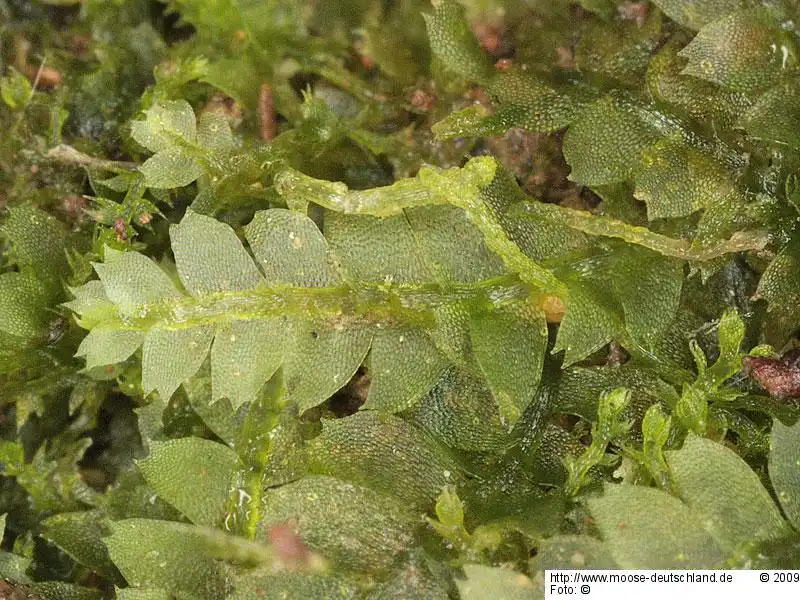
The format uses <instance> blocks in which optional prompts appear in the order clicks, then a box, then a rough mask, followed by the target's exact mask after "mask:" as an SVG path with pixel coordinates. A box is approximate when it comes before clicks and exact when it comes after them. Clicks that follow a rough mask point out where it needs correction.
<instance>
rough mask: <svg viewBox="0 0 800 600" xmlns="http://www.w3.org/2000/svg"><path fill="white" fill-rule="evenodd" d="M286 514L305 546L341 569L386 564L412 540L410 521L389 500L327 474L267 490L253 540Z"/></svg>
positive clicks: (369, 568) (367, 568)
mask: <svg viewBox="0 0 800 600" xmlns="http://www.w3.org/2000/svg"><path fill="white" fill-rule="evenodd" d="M288 519H295V527H296V531H297V533H298V535H299V536H300V537H301V538H302V539H303V541H304V542H305V543H306V544H307V545H308V546H309V548H311V549H312V550H315V551H317V552H319V553H320V554H322V556H324V557H325V558H328V559H330V560H331V561H334V562H335V563H336V565H337V566H338V567H339V568H341V569H344V570H352V571H357V572H369V571H376V570H382V569H386V568H388V567H389V566H390V565H391V564H392V563H393V562H394V560H395V558H396V557H397V556H398V554H400V553H402V552H405V551H407V550H408V549H409V548H410V547H411V546H412V545H413V527H412V525H411V521H410V520H409V518H408V517H407V516H406V515H405V514H404V513H403V511H402V509H401V508H400V506H399V505H398V504H396V503H395V502H394V500H392V499H390V498H387V497H385V496H380V495H379V494H377V493H375V492H373V491H371V490H368V489H366V488H363V487H358V486H354V485H353V484H351V483H345V482H343V481H340V480H338V479H335V478H333V477H326V476H313V477H305V478H303V479H301V480H299V481H296V482H294V483H289V484H287V485H284V486H281V487H278V488H273V489H270V490H267V491H266V492H265V494H264V517H263V519H262V521H261V523H260V524H259V527H258V530H257V531H258V533H257V540H263V539H265V538H266V537H267V530H268V529H269V527H270V526H272V525H278V524H282V523H285V522H286V521H287V520H288Z"/></svg>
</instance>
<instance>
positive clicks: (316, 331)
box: [284, 319, 372, 412]
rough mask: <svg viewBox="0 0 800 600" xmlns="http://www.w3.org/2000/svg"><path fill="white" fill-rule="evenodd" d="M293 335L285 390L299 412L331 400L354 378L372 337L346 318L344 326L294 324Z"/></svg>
mask: <svg viewBox="0 0 800 600" xmlns="http://www.w3.org/2000/svg"><path fill="white" fill-rule="evenodd" d="M345 324H347V327H345V326H344V325H345ZM290 335H291V341H290V342H289V349H288V350H286V355H285V356H286V358H285V363H284V372H285V376H286V390H287V393H288V396H289V398H291V399H292V401H294V402H296V403H297V405H298V406H299V408H300V412H303V411H305V410H307V409H309V408H311V407H313V406H316V405H317V404H319V403H320V402H322V401H323V400H326V399H328V398H329V397H330V396H331V395H332V394H333V393H334V392H335V391H336V390H338V389H339V388H340V387H342V386H343V385H344V384H346V383H347V382H348V381H349V380H350V378H351V377H353V375H354V374H355V372H356V371H357V370H358V367H359V366H360V365H361V363H362V362H363V361H364V357H365V356H366V354H367V351H368V350H369V346H370V342H371V339H372V333H371V332H370V331H369V330H368V329H367V328H365V327H363V326H360V325H359V324H358V323H347V321H346V319H345V322H344V323H342V326H341V328H337V327H336V324H335V323H334V324H333V326H331V325H329V324H326V323H324V322H315V321H310V322H302V323H295V324H293V326H292V329H291V333H290Z"/></svg>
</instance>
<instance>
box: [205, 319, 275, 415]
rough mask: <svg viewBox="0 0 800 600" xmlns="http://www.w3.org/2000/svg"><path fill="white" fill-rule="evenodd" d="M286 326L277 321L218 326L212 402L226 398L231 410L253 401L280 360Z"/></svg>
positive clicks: (212, 354)
mask: <svg viewBox="0 0 800 600" xmlns="http://www.w3.org/2000/svg"><path fill="white" fill-rule="evenodd" d="M286 340H287V329H286V325H285V324H284V323H283V322H282V321H281V320H279V319H260V320H255V319H254V320H249V321H233V322H231V323H228V324H226V325H219V326H218V328H217V333H216V336H215V338H214V346H213V347H212V348H211V377H212V381H213V383H212V390H213V396H212V400H213V401H214V402H216V401H217V400H219V399H220V398H228V399H229V400H230V401H231V405H232V407H233V408H234V409H237V408H239V407H240V406H241V405H242V404H244V403H245V402H249V401H250V400H252V399H253V398H255V397H256V394H257V393H258V392H259V390H260V389H261V388H262V386H263V385H264V384H265V383H266V382H267V380H268V379H269V378H270V377H272V375H273V374H274V373H275V371H277V370H278V367H279V366H280V364H281V361H282V360H283V354H284V352H285V346H284V344H285V343H286Z"/></svg>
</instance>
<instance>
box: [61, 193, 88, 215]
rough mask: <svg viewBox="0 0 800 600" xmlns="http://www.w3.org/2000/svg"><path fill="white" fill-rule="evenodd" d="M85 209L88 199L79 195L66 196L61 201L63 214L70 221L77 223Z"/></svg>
mask: <svg viewBox="0 0 800 600" xmlns="http://www.w3.org/2000/svg"><path fill="white" fill-rule="evenodd" d="M85 208H86V198H84V197H83V196H79V195H78V194H69V195H67V196H64V198H63V199H62V200H61V212H63V213H64V214H65V215H66V217H67V219H69V220H70V221H77V220H78V219H79V218H80V217H81V216H83V211H84V209H85Z"/></svg>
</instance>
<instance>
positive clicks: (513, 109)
mask: <svg viewBox="0 0 800 600" xmlns="http://www.w3.org/2000/svg"><path fill="white" fill-rule="evenodd" d="M489 92H490V93H491V94H492V95H493V96H494V97H495V98H497V101H498V102H499V103H500V107H501V109H500V112H499V114H496V115H494V116H493V117H490V118H489V119H491V120H493V121H495V122H497V123H498V124H502V125H504V127H503V130H505V129H507V128H508V127H510V126H512V125H513V126H515V127H522V128H523V129H528V130H530V131H543V132H551V131H557V130H559V129H562V128H563V127H566V126H567V125H569V124H570V123H571V122H572V120H573V119H574V118H575V117H576V116H577V114H578V113H579V112H580V109H581V108H583V104H582V102H581V101H580V100H578V99H576V98H572V97H570V96H569V95H567V94H565V93H562V92H561V91H557V90H556V89H554V88H552V87H551V86H549V85H547V84H546V83H544V82H543V81H541V80H540V79H538V78H537V77H535V76H534V75H532V74H529V73H525V72H522V71H517V70H514V71H510V72H508V73H502V74H498V75H496V76H495V77H494V78H493V79H492V82H491V84H490V85H489ZM484 135H486V134H484Z"/></svg>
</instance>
